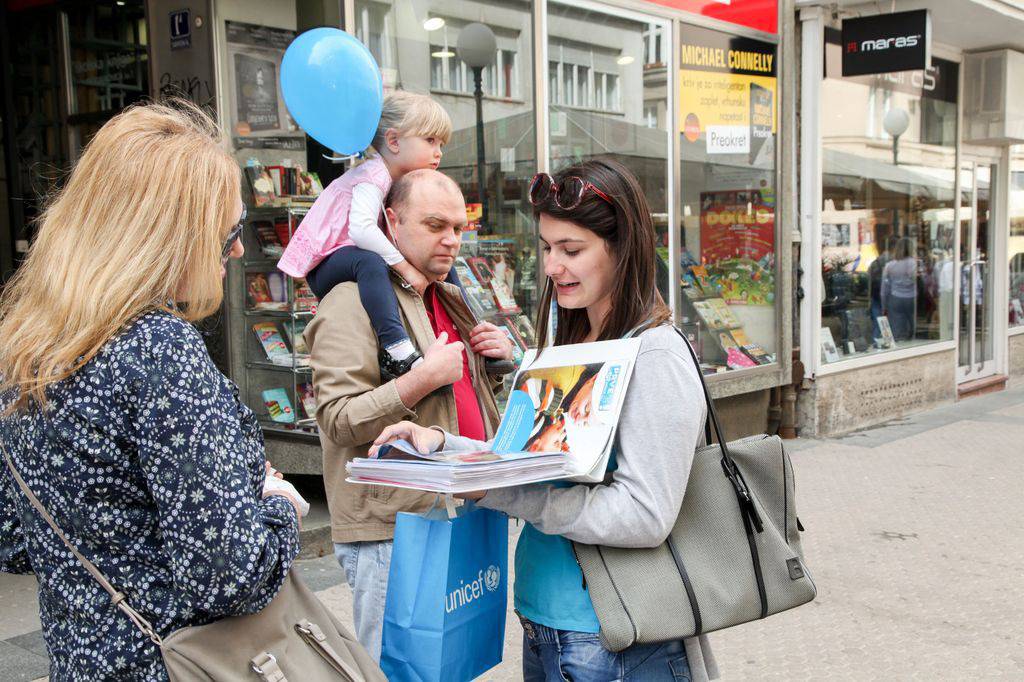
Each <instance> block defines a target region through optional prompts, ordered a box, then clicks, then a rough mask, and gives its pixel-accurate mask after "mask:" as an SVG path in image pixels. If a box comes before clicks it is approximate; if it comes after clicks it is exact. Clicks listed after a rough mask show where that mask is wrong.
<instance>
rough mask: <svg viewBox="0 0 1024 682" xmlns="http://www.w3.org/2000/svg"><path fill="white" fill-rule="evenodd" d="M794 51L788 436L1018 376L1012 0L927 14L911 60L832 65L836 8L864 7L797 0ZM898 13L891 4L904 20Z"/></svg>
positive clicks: (1023, 259) (839, 17)
mask: <svg viewBox="0 0 1024 682" xmlns="http://www.w3.org/2000/svg"><path fill="white" fill-rule="evenodd" d="M796 5H797V10H798V31H799V33H800V46H801V60H800V69H801V103H800V115H801V126H800V128H801V133H802V134H801V139H800V144H801V148H800V184H799V188H800V190H799V191H800V206H801V208H800V216H801V221H800V234H801V244H800V247H801V249H800V251H801V257H800V267H801V270H802V271H803V277H802V280H801V286H802V288H803V291H804V292H805V294H806V295H805V296H804V298H803V300H802V301H801V302H800V304H799V310H798V313H797V317H798V321H799V336H798V339H799V340H798V345H799V347H800V360H801V362H802V365H803V367H804V378H805V381H804V387H805V389H806V390H805V391H804V392H803V393H802V394H801V396H800V401H799V407H800V410H799V413H800V420H799V423H800V427H801V432H802V433H806V434H834V433H840V432H844V431H848V430H851V429H854V428H858V427H863V426H867V425H870V424H874V423H878V422H881V421H885V420H887V419H891V418H893V417H896V416H899V415H901V414H905V413H907V412H910V411H914V410H919V409H924V408H927V407H930V406H934V405H936V404H941V403H946V402H951V401H955V400H957V399H960V398H963V397H967V396H969V395H972V394H975V393H977V392H979V391H986V390H995V389H998V388H1001V387H1002V386H1003V385H1004V384H1005V383H1006V381H1007V380H1008V378H1010V377H1012V376H1014V375H1019V374H1020V373H1021V371H1022V369H1024V367H1022V363H1024V360H1022V357H1021V354H1022V352H1024V337H1022V336H1021V332H1024V326H1022V325H1024V315H1022V314H1021V300H1020V299H1021V285H1022V272H1021V267H1022V264H1024V255H1022V254H1021V249H1022V246H1024V245H1022V244H1021V234H1024V233H1022V232H1021V230H1022V226H1021V225H1020V223H1021V219H1020V215H1019V214H1020V213H1021V210H1022V209H1021V203H1022V202H1021V195H1020V191H1021V190H1020V188H1021V180H1020V178H1021V175H1020V170H1021V147H1019V146H1018V145H1019V144H1020V143H1022V142H1024V138H1022V135H1024V109H1022V108H1021V106H1020V102H1019V101H1018V100H1019V96H1018V95H1017V91H1019V87H1017V86H1019V84H1020V82H1021V81H1022V80H1024V71H1022V70H1021V64H1022V61H1024V54H1022V53H1021V52H1019V51H1018V50H1021V49H1024V40H1022V39H1021V36H1022V35H1024V33H1022V32H1021V29H1022V27H1024V23H1022V22H1024V3H1019V2H997V3H987V2H973V1H964V2H925V1H915V0H906V1H904V0H897V2H894V3H892V4H891V5H889V4H885V7H884V9H886V10H891V12H896V13H901V12H907V11H914V10H927V11H928V12H929V15H930V23H931V59H930V64H928V65H927V66H926V67H925V68H923V69H918V70H911V71H899V72H891V73H874V74H869V75H860V76H853V77H844V76H843V59H844V52H846V51H848V50H851V49H853V50H855V49H857V46H856V45H855V46H854V47H852V48H851V47H850V46H849V45H848V44H845V43H844V42H843V41H842V37H841V36H842V34H841V28H842V26H843V22H844V20H847V21H848V20H850V19H852V18H857V17H866V16H876V15H877V19H878V22H879V25H880V26H882V30H883V31H886V30H891V31H893V32H894V33H893V34H892V35H894V36H895V35H896V33H898V32H899V31H900V29H901V27H902V23H901V21H902V19H901V15H899V14H896V15H892V13H891V12H888V13H886V12H880V11H879V7H878V6H877V3H855V2H839V3H835V2H828V3H824V2H810V1H807V2H803V1H798V2H797V3H796ZM904 16H905V15H904Z"/></svg>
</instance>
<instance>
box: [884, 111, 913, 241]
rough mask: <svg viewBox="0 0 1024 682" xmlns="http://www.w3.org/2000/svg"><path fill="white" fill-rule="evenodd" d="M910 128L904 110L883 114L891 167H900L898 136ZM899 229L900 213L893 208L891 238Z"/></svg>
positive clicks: (908, 118)
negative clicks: (889, 143)
mask: <svg viewBox="0 0 1024 682" xmlns="http://www.w3.org/2000/svg"><path fill="white" fill-rule="evenodd" d="M909 126H910V114H908V113H907V110H906V109H901V108H899V107H893V108H892V109H890V110H889V111H887V112H885V118H883V119H882V127H883V128H885V132H887V133H889V134H890V135H891V136H892V165H894V166H898V165H900V161H899V148H900V146H899V145H900V135H902V134H903V133H905V132H907V128H908V127H909ZM899 229H900V212H899V208H896V207H894V208H893V209H892V233H893V236H896V235H898V234H899Z"/></svg>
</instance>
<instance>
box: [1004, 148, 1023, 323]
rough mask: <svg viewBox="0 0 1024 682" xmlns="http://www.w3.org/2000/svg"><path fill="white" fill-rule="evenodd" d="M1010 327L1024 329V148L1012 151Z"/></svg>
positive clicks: (1009, 247)
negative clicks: (1023, 327)
mask: <svg viewBox="0 0 1024 682" xmlns="http://www.w3.org/2000/svg"><path fill="white" fill-rule="evenodd" d="M1007 252H1008V255H1009V259H1010V276H1009V287H1010V292H1009V294H1010V303H1009V306H1010V307H1009V309H1010V326H1011V327H1022V326H1024V146H1018V147H1014V148H1013V149H1012V150H1011V152H1010V238H1009V241H1008V243H1007Z"/></svg>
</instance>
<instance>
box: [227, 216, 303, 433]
mask: <svg viewBox="0 0 1024 682" xmlns="http://www.w3.org/2000/svg"><path fill="white" fill-rule="evenodd" d="M307 210H308V209H307V208H305V207H292V206H263V207H258V208H252V207H250V208H249V213H248V217H247V226H246V228H247V229H246V230H245V231H244V232H243V239H244V245H245V256H244V258H243V260H242V270H243V280H242V281H243V286H244V291H243V292H242V301H243V305H242V306H241V311H240V312H241V317H242V319H241V320H239V324H237V325H235V329H238V330H239V333H240V334H241V335H242V336H243V337H244V338H240V339H237V341H238V343H236V345H235V347H236V348H238V349H241V350H242V352H243V353H244V367H245V373H246V382H245V389H244V393H243V396H242V397H243V400H244V401H245V403H246V404H247V405H248V406H249V407H250V408H252V409H253V411H254V412H256V415H257V416H258V417H259V420H260V424H261V425H262V427H263V430H264V431H265V432H272V433H287V434H294V435H301V436H307V437H308V436H313V437H315V436H316V435H317V425H316V419H315V410H316V404H315V400H314V398H313V388H312V378H313V374H312V370H311V369H310V367H309V352H308V350H307V349H306V347H305V343H304V342H303V340H302V331H303V330H304V329H305V326H306V323H307V322H308V321H309V320H310V319H311V318H312V317H313V314H314V313H315V312H316V299H315V297H314V296H313V294H312V292H311V291H310V290H309V287H308V285H307V284H306V283H305V281H303V280H296V279H293V278H292V277H289V276H288V275H286V274H284V273H283V272H281V271H280V270H278V269H277V261H278V259H279V258H280V257H281V253H282V252H283V250H284V246H285V245H287V243H288V241H289V240H290V239H291V236H292V235H293V234H294V233H295V230H296V229H297V228H298V226H299V223H300V222H301V221H302V218H303V216H305V215H306V212H307Z"/></svg>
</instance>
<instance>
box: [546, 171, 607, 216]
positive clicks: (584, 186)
mask: <svg viewBox="0 0 1024 682" xmlns="http://www.w3.org/2000/svg"><path fill="white" fill-rule="evenodd" d="M588 191H590V192H593V193H594V194H596V195H597V196H599V197H601V198H602V199H604V200H605V201H606V202H608V205H609V206H614V205H615V204H613V203H612V200H611V199H609V198H608V195H607V194H605V193H604V192H602V191H601V190H599V189H598V188H597V187H595V186H594V184H593V183H591V182H587V181H586V180H584V179H583V178H581V177H579V176H577V175H570V176H568V177H565V178H562V184H561V185H557V184H555V180H554V178H552V177H551V176H550V175H548V174H547V173H537V174H536V175H534V176H533V182H531V183H530V203H531V204H533V205H534V206H540V205H541V204H543V203H545V202H547V201H548V200H549V199H551V200H554V202H555V205H557V206H558V207H559V208H560V209H562V210H563V211H571V210H573V209H574V208H576V207H577V206H579V205H580V204H581V203H583V197H584V195H586V193H587V192H588Z"/></svg>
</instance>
